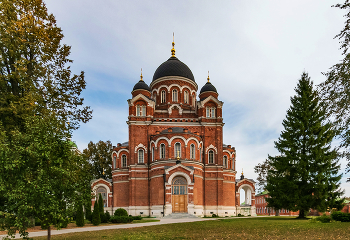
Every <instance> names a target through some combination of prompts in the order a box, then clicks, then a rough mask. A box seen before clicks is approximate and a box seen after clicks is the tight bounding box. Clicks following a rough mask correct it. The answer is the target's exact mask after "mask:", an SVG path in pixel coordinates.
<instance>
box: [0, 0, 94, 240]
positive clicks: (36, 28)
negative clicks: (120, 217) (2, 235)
mask: <svg viewBox="0 0 350 240" xmlns="http://www.w3.org/2000/svg"><path fill="white" fill-rule="evenodd" d="M62 38H63V34H62V30H61V29H60V28H59V27H57V25H56V20H55V18H54V16H53V15H52V14H48V13H47V9H46V6H45V4H44V3H43V2H42V1H41V0H3V1H1V2H0V56H1V57H0V196H2V201H3V202H4V205H3V206H2V207H1V209H0V211H1V213H0V214H1V215H3V216H5V220H4V221H5V227H6V229H7V230H8V234H9V235H11V234H13V233H14V231H16V230H18V231H19V232H20V234H21V236H27V232H26V229H27V227H28V225H29V222H30V219H32V218H33V217H37V218H39V219H40V220H41V221H42V222H43V224H44V225H46V226H48V238H50V225H51V224H54V225H56V227H58V228H59V227H61V226H63V225H65V224H66V222H67V219H68V216H69V214H70V212H71V211H72V209H71V208H72V206H73V205H74V204H73V203H74V202H75V201H77V200H79V199H80V198H81V197H82V196H83V195H84V194H78V193H79V192H82V193H83V192H84V191H85V192H86V190H84V188H85V189H86V184H87V183H88V180H87V179H86V175H84V174H82V173H83V172H82V167H83V166H85V165H86V162H85V161H84V159H83V158H82V157H81V156H80V155H79V154H77V152H76V151H75V150H74V149H73V148H72V142H71V141H70V140H69V139H70V137H71V134H72V131H73V130H75V129H77V128H78V127H79V124H80V123H81V122H83V123H85V122H87V121H88V120H89V119H90V118H91V113H92V112H91V111H90V110H89V107H87V106H85V107H84V106H83V98H81V97H80V94H81V92H82V90H83V89H85V80H84V72H81V73H80V74H79V75H73V76H72V74H71V70H70V66H69V64H70V63H71V62H72V60H70V59H69V58H68V56H69V54H70V47H69V46H67V45H62V44H61V40H62ZM38 199H40V201H38Z"/></svg>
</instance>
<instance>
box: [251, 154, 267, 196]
mask: <svg viewBox="0 0 350 240" xmlns="http://www.w3.org/2000/svg"><path fill="white" fill-rule="evenodd" d="M270 169H271V166H270V165H269V162H268V160H267V159H266V160H265V161H264V162H263V163H259V164H258V165H256V166H255V167H254V172H255V173H257V174H258V177H257V178H256V180H257V181H258V189H257V192H263V191H264V190H265V188H266V183H267V182H266V177H267V173H268V171H269V170H270Z"/></svg>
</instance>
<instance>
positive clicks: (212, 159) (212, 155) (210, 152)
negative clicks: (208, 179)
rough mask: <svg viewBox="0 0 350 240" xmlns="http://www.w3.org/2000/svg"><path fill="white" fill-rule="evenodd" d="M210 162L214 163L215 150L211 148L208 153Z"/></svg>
mask: <svg viewBox="0 0 350 240" xmlns="http://www.w3.org/2000/svg"><path fill="white" fill-rule="evenodd" d="M208 162H209V163H214V151H213V150H210V151H209V154H208Z"/></svg>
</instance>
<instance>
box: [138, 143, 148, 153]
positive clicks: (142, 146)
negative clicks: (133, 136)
mask: <svg viewBox="0 0 350 240" xmlns="http://www.w3.org/2000/svg"><path fill="white" fill-rule="evenodd" d="M138 148H143V149H144V150H145V153H147V147H146V146H145V145H143V144H142V143H140V144H139V145H137V146H136V147H135V153H136V152H137V149H138Z"/></svg>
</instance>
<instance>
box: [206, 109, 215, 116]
mask: <svg viewBox="0 0 350 240" xmlns="http://www.w3.org/2000/svg"><path fill="white" fill-rule="evenodd" d="M206 110H207V118H215V107H206Z"/></svg>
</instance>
